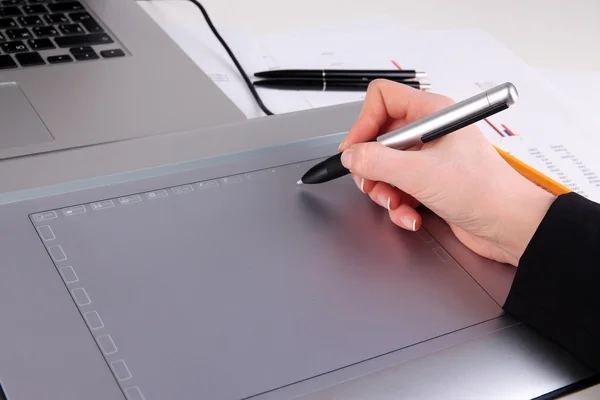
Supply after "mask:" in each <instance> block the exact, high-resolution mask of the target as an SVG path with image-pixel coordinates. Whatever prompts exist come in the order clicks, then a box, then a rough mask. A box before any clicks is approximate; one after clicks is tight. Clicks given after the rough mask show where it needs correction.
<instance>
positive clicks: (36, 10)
mask: <svg viewBox="0 0 600 400" xmlns="http://www.w3.org/2000/svg"><path fill="white" fill-rule="evenodd" d="M23 11H25V14H46V13H47V12H48V10H47V9H46V7H44V5H43V4H31V5H28V6H25V7H23Z"/></svg>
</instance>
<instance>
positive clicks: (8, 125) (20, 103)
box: [0, 82, 54, 149]
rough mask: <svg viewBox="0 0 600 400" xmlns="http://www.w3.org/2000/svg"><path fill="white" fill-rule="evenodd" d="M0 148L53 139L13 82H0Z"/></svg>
mask: <svg viewBox="0 0 600 400" xmlns="http://www.w3.org/2000/svg"><path fill="white" fill-rule="evenodd" d="M0 125H1V127H2V128H1V131H0V149H7V148H10V147H18V146H26V145H30V144H34V143H42V142H48V141H51V140H53V139H54V138H53V137H52V134H51V133H50V131H49V130H48V129H47V128H46V125H44V123H43V122H42V120H41V119H40V117H39V115H38V114H37V112H36V111H35V109H34V108H33V106H32V105H31V103H30V102H29V100H28V99H27V97H26V96H25V94H24V93H23V91H22V90H21V88H20V87H19V85H17V84H16V83H14V82H9V83H2V84H0Z"/></svg>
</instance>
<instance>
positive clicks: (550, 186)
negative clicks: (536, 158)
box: [494, 146, 571, 196]
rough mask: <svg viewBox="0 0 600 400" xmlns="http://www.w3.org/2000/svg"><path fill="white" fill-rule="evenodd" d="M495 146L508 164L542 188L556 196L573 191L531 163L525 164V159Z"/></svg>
mask: <svg viewBox="0 0 600 400" xmlns="http://www.w3.org/2000/svg"><path fill="white" fill-rule="evenodd" d="M494 147H495V148H496V151H497V152H498V154H500V156H501V157H502V158H503V159H504V161H506V162H507V163H508V165H510V166H511V167H513V169H514V170H515V171H517V172H518V173H520V174H521V175H523V176H524V177H525V178H527V179H529V180H530V181H531V182H533V183H535V184H536V185H538V186H539V187H541V188H542V189H545V190H547V191H548V192H550V193H552V194H553V195H555V196H559V195H561V194H565V193H569V192H570V191H571V189H569V188H568V187H566V186H564V185H561V184H560V183H558V182H556V181H555V180H553V179H551V178H549V177H547V176H546V175H544V174H542V173H541V172H540V171H538V170H536V169H534V168H532V167H530V166H529V165H527V164H525V163H524V162H523V161H521V160H519V159H517V158H516V157H514V156H511V155H510V154H508V153H507V152H505V151H504V150H502V149H500V148H498V147H496V146H494Z"/></svg>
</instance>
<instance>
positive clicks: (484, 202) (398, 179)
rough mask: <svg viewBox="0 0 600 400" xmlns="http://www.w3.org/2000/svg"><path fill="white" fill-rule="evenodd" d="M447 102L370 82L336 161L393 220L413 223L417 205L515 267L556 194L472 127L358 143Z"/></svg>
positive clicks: (407, 224) (478, 250)
mask: <svg viewBox="0 0 600 400" xmlns="http://www.w3.org/2000/svg"><path fill="white" fill-rule="evenodd" d="M452 103H453V102H452V100H450V99H449V98H447V97H444V96H441V95H437V94H432V93H426V92H423V91H419V90H416V89H412V88H410V87H408V86H406V85H403V84H401V83H396V82H392V81H386V80H376V81H373V82H372V83H371V84H370V85H369V88H368V90H367V96H366V99H365V102H364V105H363V108H362V111H361V113H360V115H359V117H358V120H357V121H356V123H355V124H354V126H353V127H352V128H351V129H350V131H349V132H348V135H347V136H346V138H345V139H344V141H343V142H342V144H341V145H340V151H343V154H342V163H343V164H344V166H345V167H346V168H348V169H349V170H350V171H351V173H352V175H353V177H354V181H355V182H356V185H357V186H358V187H359V189H360V190H361V191H363V192H364V193H368V195H369V196H370V197H371V199H372V200H373V201H375V202H376V203H377V204H379V205H380V206H382V207H385V208H387V209H388V210H389V214H390V218H391V220H392V221H393V222H394V223H396V224H397V225H399V226H401V227H403V228H405V229H408V230H417V229H419V227H420V224H421V217H420V215H419V213H418V211H417V210H415V208H416V207H418V206H419V205H420V204H422V205H424V206H426V207H427V208H429V209H430V210H432V211H433V212H435V213H436V214H437V215H438V216H440V217H441V218H443V219H444V220H445V221H446V222H447V223H448V224H449V225H450V227H451V229H452V231H453V232H454V233H455V235H456V236H457V237H458V239H459V240H460V241H461V242H462V243H464V244H465V245H466V246H467V247H469V248H470V249H471V250H473V251H475V252H476V253H478V254H480V255H482V256H484V257H487V258H491V259H494V260H497V261H500V262H508V263H511V264H513V265H517V264H518V262H519V258H520V257H521V255H522V254H523V252H524V251H525V248H526V246H527V244H528V243H529V241H530V239H531V237H532V236H533V234H534V233H535V230H536V229H537V227H538V225H539V223H540V222H541V220H542V218H543V217H544V215H545V214H546V212H547V210H548V208H549V207H550V205H551V204H552V202H553V201H554V199H555V197H554V196H553V195H551V194H549V193H548V192H546V191H544V190H543V189H540V188H539V187H537V186H536V185H534V184H532V183H531V182H529V181H528V180H526V179H525V178H523V177H522V176H521V175H519V174H518V173H517V172H516V171H515V170H513V169H512V168H511V167H510V166H509V165H508V164H507V163H506V162H505V161H504V160H503V159H502V158H501V157H500V156H499V155H498V153H497V152H496V150H495V149H494V147H493V146H492V145H491V144H490V143H489V142H488V140H487V139H486V138H485V137H484V136H483V134H482V133H481V132H480V131H479V129H478V128H477V127H476V126H474V125H472V126H469V127H467V128H464V129H461V130H459V131H456V132H454V133H451V134H448V135H446V136H444V137H442V138H440V139H437V140H434V141H433V142H430V143H427V144H425V145H422V146H420V147H418V148H413V149H410V150H407V151H399V150H394V149H391V148H388V147H385V146H383V145H381V144H379V143H376V142H371V143H364V142H367V141H369V140H371V139H373V138H375V137H377V136H378V135H380V134H383V133H386V132H389V131H391V130H394V129H397V128H399V127H401V126H403V125H406V124H408V123H411V122H413V121H416V120H418V119H421V118H423V117H424V116H426V115H428V114H431V113H433V112H436V111H438V110H440V109H442V108H445V107H448V106H449V105H451V104H452Z"/></svg>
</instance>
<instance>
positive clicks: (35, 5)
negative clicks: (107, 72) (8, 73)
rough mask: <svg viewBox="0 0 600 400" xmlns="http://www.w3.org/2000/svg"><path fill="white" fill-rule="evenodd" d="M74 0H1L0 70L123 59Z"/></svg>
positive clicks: (91, 17) (118, 47)
mask: <svg viewBox="0 0 600 400" xmlns="http://www.w3.org/2000/svg"><path fill="white" fill-rule="evenodd" d="M123 56H125V52H124V51H123V50H122V49H121V48H120V46H119V45H118V44H115V41H114V39H113V38H112V37H111V35H109V34H108V33H107V32H106V30H105V28H104V27H103V26H102V25H101V24H100V23H99V22H98V20H97V19H96V18H95V17H93V16H92V15H91V14H90V13H89V11H88V10H87V9H86V7H85V5H84V4H83V3H81V2H79V1H76V0H0V69H9V68H21V67H31V66H39V65H47V64H60V63H69V62H74V61H87V60H98V59H100V58H115V57H123Z"/></svg>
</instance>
